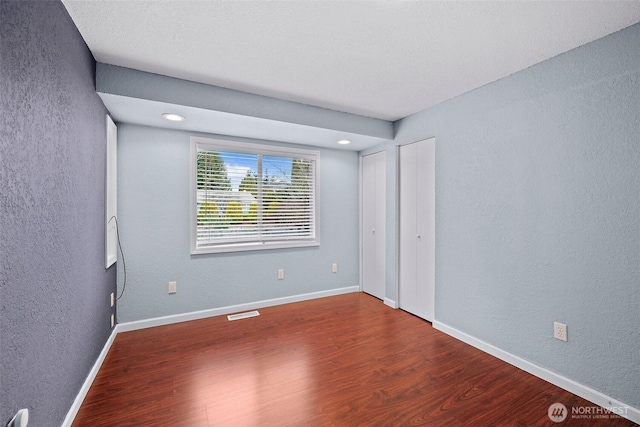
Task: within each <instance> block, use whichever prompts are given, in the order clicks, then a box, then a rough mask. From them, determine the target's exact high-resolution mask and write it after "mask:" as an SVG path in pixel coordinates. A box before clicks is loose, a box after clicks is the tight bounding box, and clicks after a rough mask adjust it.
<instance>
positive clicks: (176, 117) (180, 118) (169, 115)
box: [162, 113, 185, 122]
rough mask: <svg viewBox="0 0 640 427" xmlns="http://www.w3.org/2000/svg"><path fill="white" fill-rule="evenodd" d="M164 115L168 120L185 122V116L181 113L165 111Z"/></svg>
mask: <svg viewBox="0 0 640 427" xmlns="http://www.w3.org/2000/svg"><path fill="white" fill-rule="evenodd" d="M162 117H164V118H165V119H167V120H171V121H172V122H183V121H184V120H185V118H184V116H181V115H180V114H173V113H164V114H163V115H162Z"/></svg>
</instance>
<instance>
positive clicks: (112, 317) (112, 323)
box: [111, 314, 116, 328]
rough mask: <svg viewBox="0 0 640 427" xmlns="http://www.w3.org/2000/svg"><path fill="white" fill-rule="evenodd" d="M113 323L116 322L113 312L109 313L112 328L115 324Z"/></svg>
mask: <svg viewBox="0 0 640 427" xmlns="http://www.w3.org/2000/svg"><path fill="white" fill-rule="evenodd" d="M115 323H116V319H115V317H114V316H113V314H111V327H112V328H113V325H115Z"/></svg>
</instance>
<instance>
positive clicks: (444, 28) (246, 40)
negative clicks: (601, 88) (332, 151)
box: [63, 0, 640, 121]
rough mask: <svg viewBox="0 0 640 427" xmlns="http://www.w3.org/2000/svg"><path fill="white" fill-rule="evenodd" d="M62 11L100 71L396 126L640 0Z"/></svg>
mask: <svg viewBox="0 0 640 427" xmlns="http://www.w3.org/2000/svg"><path fill="white" fill-rule="evenodd" d="M63 2H64V4H65V6H66V8H67V10H68V11H69V14H70V15H71V17H72V19H73V21H74V22H75V24H76V26H77V27H78V29H79V30H80V33H81V34H82V36H83V38H84V40H85V41H86V43H87V45H88V46H89V49H90V50H91V51H92V53H93V55H94V57H95V59H96V60H97V61H98V62H103V63H106V64H113V65H119V66H124V67H128V68H133V69H138V70H142V71H147V72H152V73H156V74H162V75H166V76H171V77H177V78H181V79H186V80H192V81H196V82H201V83H207V84H211V85H216V86H221V87H225V88H230V89H235V90H240V91H244V92H249V93H254V94H259V95H265V96H269V97H275V98H279V99H283V100H288V101H294V102H299V103H304V104H310V105H315V106H319V107H324V108H329V109H333V110H338V111H344V112H349V113H354V114H358V115H364V116H368V117H374V118H379V119H384V120H390V121H395V120H397V119H400V118H403V117H406V116H408V115H410V114H413V113H416V112H418V111H421V110H423V109H425V108H428V107H431V106H433V105H435V104H437V103H440V102H442V101H445V100H447V99H450V98H453V97H455V96H457V95H460V94H462V93H465V92H467V91H470V90H472V89H475V88H477V87H480V86H483V85H485V84H487V83H490V82H493V81H496V80H498V79H500V78H503V77H505V76H508V75H510V74H512V73H514V72H517V71H519V70H522V69H524V68H527V67H529V66H531V65H534V64H536V63H538V62H541V61H544V60H546V59H549V58H551V57H553V56H555V55H558V54H560V53H563V52H566V51H568V50H570V49H573V48H575V47H578V46H581V45H583V44H586V43H588V42H590V41H593V40H595V39H598V38H600V37H603V36H605V35H608V34H610V33H613V32H615V31H618V30H620V29H622V28H625V27H627V26H630V25H632V24H634V23H637V22H640V1H575V2H574V1H423V2H410V1H398V0H387V1H203V0H201V1H180V0H153V1H115V0H103V1H91V0H63Z"/></svg>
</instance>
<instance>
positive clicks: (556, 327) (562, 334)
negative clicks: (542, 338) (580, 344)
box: [553, 322, 567, 341]
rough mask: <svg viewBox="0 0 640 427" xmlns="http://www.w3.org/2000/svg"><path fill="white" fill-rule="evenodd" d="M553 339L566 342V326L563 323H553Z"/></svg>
mask: <svg viewBox="0 0 640 427" xmlns="http://www.w3.org/2000/svg"><path fill="white" fill-rule="evenodd" d="M553 337H554V338H555V339H557V340H560V341H566V340H567V325H565V324H564V323H558V322H553Z"/></svg>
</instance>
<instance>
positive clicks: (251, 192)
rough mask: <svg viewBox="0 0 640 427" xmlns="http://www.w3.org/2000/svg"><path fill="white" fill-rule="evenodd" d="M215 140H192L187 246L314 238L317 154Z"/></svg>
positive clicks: (232, 246)
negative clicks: (190, 218) (192, 195)
mask: <svg viewBox="0 0 640 427" xmlns="http://www.w3.org/2000/svg"><path fill="white" fill-rule="evenodd" d="M219 142H221V144H220V146H216V145H215V144H207V143H203V144H199V143H194V144H195V145H194V153H195V156H196V159H195V163H196V165H195V166H196V168H195V169H196V173H195V181H196V182H195V187H196V193H197V194H196V195H195V196H196V197H195V199H196V200H195V201H196V203H195V204H196V206H195V212H196V214H195V216H196V218H195V219H196V221H195V233H194V236H192V239H195V241H192V251H193V250H195V251H196V252H200V251H199V249H204V252H206V251H207V248H210V249H211V250H215V251H219V250H224V248H229V250H247V249H266V248H268V247H287V246H300V245H304V246H308V245H309V244H317V236H316V233H317V230H316V222H317V221H316V214H315V203H316V202H315V196H316V188H315V179H316V170H315V168H316V161H317V154H316V153H315V152H311V151H307V150H297V152H300V153H301V154H300V155H296V154H294V153H287V150H286V149H284V148H281V147H271V146H265V147H264V149H262V150H260V149H259V148H262V146H256V145H254V144H246V145H243V144H237V146H238V151H233V150H230V149H229V148H230V146H231V145H234V147H235V146H236V144H230V143H228V142H225V141H219ZM240 147H242V148H240ZM275 151H281V152H282V154H273V153H274V152H275ZM296 241H297V242H301V243H298V244H295V242H296ZM287 242H289V243H287ZM274 244H275V245H276V246H273V245H274ZM251 245H253V246H251ZM270 245H271V246H270ZM283 245H284V246H283ZM238 247H241V249H238ZM220 248H222V249H220Z"/></svg>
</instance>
